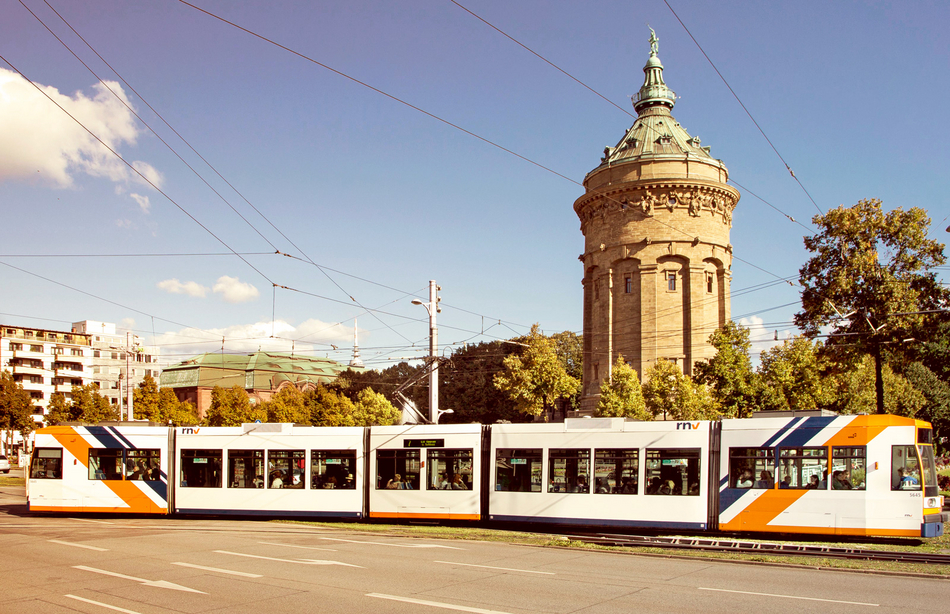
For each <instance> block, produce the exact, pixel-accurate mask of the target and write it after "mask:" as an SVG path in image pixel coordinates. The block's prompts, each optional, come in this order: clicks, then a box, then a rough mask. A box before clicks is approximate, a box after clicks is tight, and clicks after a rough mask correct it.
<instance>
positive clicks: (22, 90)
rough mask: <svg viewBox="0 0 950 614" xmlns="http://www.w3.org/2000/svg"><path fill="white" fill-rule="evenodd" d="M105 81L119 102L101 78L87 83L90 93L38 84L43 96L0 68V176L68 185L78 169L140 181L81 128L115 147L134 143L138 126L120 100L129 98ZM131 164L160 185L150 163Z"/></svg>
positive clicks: (117, 179) (124, 180)
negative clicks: (98, 81) (89, 85)
mask: <svg viewBox="0 0 950 614" xmlns="http://www.w3.org/2000/svg"><path fill="white" fill-rule="evenodd" d="M107 83H108V85H109V88H111V89H112V90H113V91H114V92H116V94H117V95H118V97H119V98H121V101H120V100H119V99H117V98H116V96H114V95H113V94H112V92H110V91H109V89H107V88H106V87H105V86H104V85H102V84H101V83H97V84H95V85H93V86H92V88H91V89H92V97H89V96H87V95H86V94H85V93H83V92H76V93H75V94H73V95H72V96H68V95H65V94H61V93H60V92H59V90H57V89H56V88H55V87H51V86H44V85H39V84H37V85H38V87H39V89H40V90H42V92H43V93H45V94H46V95H45V96H44V95H43V93H41V92H40V91H39V90H38V89H37V88H36V87H34V86H33V85H32V84H31V83H30V82H29V81H27V80H26V79H24V78H23V77H21V76H20V75H18V74H17V73H15V72H12V71H9V70H6V69H3V68H0V134H2V135H3V139H2V140H0V181H4V180H8V179H10V180H24V179H29V180H40V181H47V182H50V183H53V184H54V185H56V186H58V187H70V186H71V185H73V178H74V176H75V175H76V174H77V173H85V174H87V175H90V176H93V177H105V178H107V179H109V180H110V181H114V182H116V183H123V182H129V181H132V182H137V183H142V180H141V179H140V178H139V177H138V175H136V174H135V173H133V172H132V171H131V169H129V167H128V166H126V164H125V163H124V162H122V161H121V160H119V159H118V158H117V157H115V156H114V155H113V154H112V153H111V152H110V151H109V150H108V149H106V147H104V146H103V145H102V143H100V142H99V141H97V140H96V139H95V138H94V137H92V136H91V135H90V134H89V132H87V131H86V130H85V129H84V128H83V126H85V127H86V128H88V129H89V130H90V131H91V132H92V133H93V134H95V135H96V136H98V137H99V138H100V139H102V141H103V142H104V143H105V144H107V145H108V146H109V147H110V148H112V149H113V150H115V151H117V152H118V151H119V148H120V147H121V146H122V145H134V144H135V141H136V139H137V138H138V135H139V127H138V125H137V124H136V121H135V116H134V115H133V114H132V112H131V111H129V109H128V108H126V106H125V104H123V102H124V103H126V104H128V103H129V101H128V98H127V97H126V95H125V92H124V91H123V90H122V88H121V86H120V85H119V84H118V83H116V82H114V81H109V82H107ZM47 96H48V98H47ZM50 99H52V100H53V101H55V102H56V103H57V104H59V106H60V107H62V109H65V110H66V111H67V112H69V114H70V115H72V116H73V117H74V118H75V120H73V119H72V118H70V117H69V115H67V114H66V113H64V112H63V110H62V109H60V108H58V107H57V106H56V104H53V102H50ZM76 120H78V122H81V123H82V125H83V126H81V125H79V123H77V121H76ZM130 163H131V164H132V165H133V166H134V167H135V168H137V169H139V170H140V172H142V174H143V175H145V176H146V177H149V179H150V180H153V182H154V183H155V185H160V183H161V181H162V177H161V174H160V173H159V172H158V171H157V170H156V169H155V168H153V167H152V166H151V165H149V164H147V163H145V162H140V161H134V162H130Z"/></svg>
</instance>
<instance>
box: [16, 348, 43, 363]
mask: <svg viewBox="0 0 950 614" xmlns="http://www.w3.org/2000/svg"><path fill="white" fill-rule="evenodd" d="M13 357H14V358H26V359H29V360H43V359H44V358H48V357H49V354H46V353H44V352H34V351H32V350H30V349H29V346H27V348H26V349H22V350H13Z"/></svg>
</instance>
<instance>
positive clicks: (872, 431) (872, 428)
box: [825, 415, 893, 446]
mask: <svg viewBox="0 0 950 614" xmlns="http://www.w3.org/2000/svg"><path fill="white" fill-rule="evenodd" d="M892 424H893V422H892V421H891V420H890V416H879V415H873V416H872V415H868V416H855V417H854V419H853V420H851V422H850V423H849V424H848V426H846V427H844V428H842V429H841V430H840V431H838V432H837V433H835V434H834V435H833V436H832V437H831V439H829V440H828V441H826V442H825V445H826V446H866V445H868V442H870V441H871V440H872V439H874V438H875V437H877V436H878V435H880V434H881V433H883V432H884V429H886V428H887V427H888V426H891V425H892Z"/></svg>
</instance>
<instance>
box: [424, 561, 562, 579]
mask: <svg viewBox="0 0 950 614" xmlns="http://www.w3.org/2000/svg"><path fill="white" fill-rule="evenodd" d="M432 562H433V563H445V564H446V565H461V566H462V567H480V568H482V569H498V570H500V571H517V572H519V573H537V574H543V575H545V576H554V575H557V574H555V573H554V572H553V571H533V570H530V569H512V568H510V567H492V566H491V565H473V564H472V563H453V562H451V561H432Z"/></svg>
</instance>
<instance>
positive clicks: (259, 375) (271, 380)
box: [159, 352, 362, 418]
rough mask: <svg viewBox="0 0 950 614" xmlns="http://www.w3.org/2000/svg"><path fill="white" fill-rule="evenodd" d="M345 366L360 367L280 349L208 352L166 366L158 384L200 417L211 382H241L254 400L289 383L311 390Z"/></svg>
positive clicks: (267, 396)
mask: <svg viewBox="0 0 950 614" xmlns="http://www.w3.org/2000/svg"><path fill="white" fill-rule="evenodd" d="M347 369H356V370H362V368H360V367H352V366H349V365H346V364H343V363H340V362H337V361H335V360H330V359H329V358H317V357H313V356H300V355H295V354H283V353H280V352H254V353H252V354H221V353H214V352H208V353H206V354H201V355H199V356H195V357H194V358H189V359H188V360H184V361H182V362H180V363H178V364H175V365H172V366H170V367H166V368H165V370H164V371H162V375H161V380H160V382H159V385H160V386H161V387H162V388H171V389H172V390H174V391H175V396H177V397H178V399H179V400H180V401H188V402H190V403H193V404H194V405H195V406H196V407H197V408H198V415H199V416H201V417H202V418H204V416H205V413H206V412H207V411H208V408H209V407H210V406H211V391H212V390H213V389H214V387H215V386H221V387H223V388H232V387H234V386H241V387H242V388H244V390H246V391H247V394H248V396H250V398H251V402H252V403H256V402H261V401H269V400H270V399H271V397H272V396H273V395H274V394H275V393H277V392H278V391H280V390H282V389H284V388H287V387H290V386H293V387H295V388H297V389H298V390H301V391H306V390H313V389H315V388H316V387H317V385H319V384H329V383H331V382H333V381H334V380H336V378H337V376H339V374H340V373H341V372H343V371H346V370H347Z"/></svg>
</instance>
